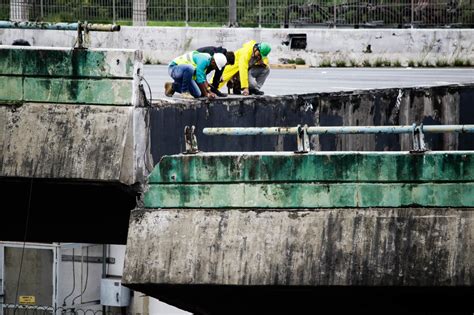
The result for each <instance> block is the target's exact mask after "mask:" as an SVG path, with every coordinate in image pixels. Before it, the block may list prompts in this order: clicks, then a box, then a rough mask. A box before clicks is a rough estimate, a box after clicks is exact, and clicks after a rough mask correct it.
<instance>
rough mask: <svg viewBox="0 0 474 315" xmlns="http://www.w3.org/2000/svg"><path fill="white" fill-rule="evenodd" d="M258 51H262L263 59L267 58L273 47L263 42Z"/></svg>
mask: <svg viewBox="0 0 474 315" xmlns="http://www.w3.org/2000/svg"><path fill="white" fill-rule="evenodd" d="M258 50H259V51H260V54H261V55H262V57H266V56H267V55H268V54H269V53H270V51H271V50H272V47H271V46H270V44H269V43H266V42H261V43H260V44H258Z"/></svg>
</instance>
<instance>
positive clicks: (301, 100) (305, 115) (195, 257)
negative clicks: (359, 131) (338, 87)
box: [0, 46, 474, 314]
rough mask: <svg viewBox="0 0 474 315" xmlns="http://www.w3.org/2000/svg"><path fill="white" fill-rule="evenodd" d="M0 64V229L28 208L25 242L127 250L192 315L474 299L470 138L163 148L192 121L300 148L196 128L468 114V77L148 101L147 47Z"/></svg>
mask: <svg viewBox="0 0 474 315" xmlns="http://www.w3.org/2000/svg"><path fill="white" fill-rule="evenodd" d="M0 61H1V62H0V122H1V123H0V148H1V157H2V158H1V164H0V187H1V189H2V193H3V196H4V198H2V199H3V200H2V202H3V207H2V215H3V216H4V218H5V220H6V222H9V223H8V224H6V225H5V226H4V227H2V229H0V239H3V240H23V235H24V234H23V232H24V229H25V218H26V212H27V211H29V212H30V219H29V229H28V235H27V237H28V241H43V242H47V241H74V242H95V243H122V244H123V243H125V242H126V243H127V254H126V263H125V271H124V278H123V281H124V283H125V284H126V285H128V286H130V287H131V288H133V289H136V290H139V291H141V292H144V293H146V294H149V295H151V296H154V297H157V298H159V299H161V300H164V301H167V302H169V303H170V304H173V305H177V306H180V307H182V308H184V309H187V310H190V311H193V312H195V313H211V314H215V313H222V312H225V313H227V314H234V313H235V314H238V313H239V314H242V313H274V314H275V313H288V312H292V311H295V312H296V311H301V310H302V309H304V308H307V307H310V306H312V307H313V308H314V307H320V306H323V305H329V306H331V305H332V306H333V307H336V308H337V309H345V310H351V309H353V308H359V309H360V308H362V309H368V310H376V309H378V308H380V307H385V308H386V307H391V308H393V309H394V310H406V307H407V306H406V304H405V302H406V301H407V300H410V301H412V302H416V301H418V302H419V303H418V306H419V308H420V309H423V310H433V309H437V310H440V309H443V310H466V307H468V305H469V303H470V302H469V301H470V297H471V296H472V293H473V290H472V288H473V285H474V264H473V261H474V256H473V255H474V251H473V246H474V212H473V211H474V199H473V196H474V191H473V190H474V188H473V187H474V186H473V185H474V165H473V163H474V162H473V158H474V157H473V153H472V152H471V151H468V150H472V149H474V141H473V137H472V135H469V134H460V135H455V134H446V135H442V136H438V135H437V136H432V137H427V142H428V144H429V146H430V148H432V149H435V150H453V151H449V152H448V151H440V152H437V151H433V152H424V153H416V154H413V153H409V152H406V151H407V150H410V149H411V144H410V138H409V136H404V135H381V134H380V135H356V136H354V135H344V136H333V135H326V136H312V137H311V145H312V147H313V148H315V149H318V150H320V151H321V152H318V153H310V154H294V153H276V152H275V153H265V154H263V153H245V154H244V153H207V154H206V153H203V154H197V155H173V154H178V153H180V152H183V151H184V139H183V134H182V131H183V127H184V126H185V125H196V126H197V127H198V134H197V138H198V143H199V144H200V149H201V150H203V151H294V149H295V148H296V140H295V138H294V137H289V136H278V137H269V138H265V137H257V136H255V137H250V138H248V139H236V140H232V139H229V138H228V137H226V136H219V137H216V138H210V137H207V136H205V135H203V134H202V133H201V132H200V130H202V128H203V127H207V126H239V127H241V126H253V127H263V126H293V125H297V124H308V125H321V126H323V125H403V124H411V123H418V124H419V123H425V124H469V123H471V124H472V123H473V120H474V119H473V118H472V117H473V115H472V113H473V108H472V101H473V99H474V89H473V85H467V86H457V85H455V86H445V87H436V88H407V89H401V90H398V89H396V90H376V91H356V92H345V93H337V94H309V95H292V96H281V97H258V98H249V99H226V100H216V101H213V102H211V103H208V102H204V101H199V100H198V101H191V102H186V103H184V102H183V103H182V104H179V105H177V104H168V103H166V102H155V103H154V104H152V106H150V104H148V103H147V101H146V99H145V98H144V95H143V93H142V92H141V88H140V76H141V75H142V70H141V64H142V60H141V53H140V52H139V51H132V50H130V51H117V50H94V49H90V50H86V49H81V50H78V49H52V48H38V47H35V48H29V47H21V48H19V47H10V46H2V47H1V48H0ZM349 137H351V138H349ZM231 140H232V141H231ZM334 150H337V151H350V152H324V151H334ZM384 150H397V151H402V152H392V153H388V152H380V151H384ZM454 150H457V151H454ZM355 151H367V152H355ZM373 151H379V152H373ZM167 155H171V156H167ZM160 159H161V160H160ZM152 160H154V161H155V163H153V162H152ZM158 161H160V162H159V163H158ZM153 166H154V169H153ZM137 200H138V203H137ZM132 209H135V210H133V211H132V213H131V215H130V211H131V210H132ZM71 213H80V214H81V216H79V219H76V220H71ZM53 216H54V221H53ZM92 217H93V218H95V219H96V220H94V221H92V220H90V218H92ZM75 218H77V217H75ZM129 218H130V220H129ZM129 224H130V227H128V225H129ZM110 226H115V227H114V229H113V230H108V227H110ZM127 231H128V232H127ZM127 235H128V236H127ZM402 289H403V290H402ZM388 296H390V298H387V297H388ZM441 298H442V299H441ZM344 299H346V300H345V302H344V305H341V304H343V303H342V302H341V301H342V300H344ZM251 305H252V306H251ZM255 305H256V306H255ZM334 305H336V306H334ZM387 305H389V306H387Z"/></svg>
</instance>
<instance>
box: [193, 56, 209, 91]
mask: <svg viewBox="0 0 474 315" xmlns="http://www.w3.org/2000/svg"><path fill="white" fill-rule="evenodd" d="M193 60H194V62H195V63H196V82H197V83H198V84H201V83H204V82H206V69H207V68H208V67H209V66H210V65H211V55H209V54H206V53H198V54H194V55H193Z"/></svg>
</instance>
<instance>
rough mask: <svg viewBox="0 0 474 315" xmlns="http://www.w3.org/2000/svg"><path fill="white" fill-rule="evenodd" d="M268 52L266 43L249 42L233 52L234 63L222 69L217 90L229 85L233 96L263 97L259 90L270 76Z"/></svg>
mask: <svg viewBox="0 0 474 315" xmlns="http://www.w3.org/2000/svg"><path fill="white" fill-rule="evenodd" d="M270 51H271V46H270V44H269V43H266V42H261V43H257V42H256V41H255V40H251V41H249V42H247V43H245V44H244V45H243V46H242V48H240V49H238V50H236V51H235V52H234V54H235V63H234V64H233V65H227V66H226V67H225V68H224V73H223V74H222V82H221V83H220V84H219V88H222V87H223V86H224V85H226V84H227V83H229V84H228V87H232V89H233V93H234V94H243V95H246V96H247V95H251V94H254V95H263V91H261V90H260V89H261V88H262V86H263V83H265V80H266V79H267V77H268V75H269V74H270V68H269V66H268V54H269V53H270Z"/></svg>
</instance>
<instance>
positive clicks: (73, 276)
mask: <svg viewBox="0 0 474 315" xmlns="http://www.w3.org/2000/svg"><path fill="white" fill-rule="evenodd" d="M74 265H75V261H74V248H73V249H72V291H71V293H69V295H67V296H66V297H65V298H64V300H63V306H66V300H67V299H68V298H69V297H70V296H71V295H72V294H73V293H74V291H75V290H76V273H75V271H74Z"/></svg>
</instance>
